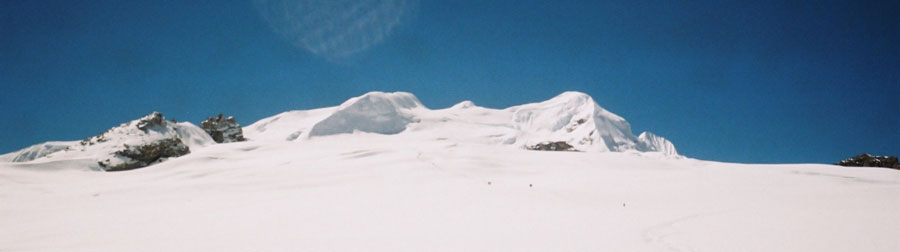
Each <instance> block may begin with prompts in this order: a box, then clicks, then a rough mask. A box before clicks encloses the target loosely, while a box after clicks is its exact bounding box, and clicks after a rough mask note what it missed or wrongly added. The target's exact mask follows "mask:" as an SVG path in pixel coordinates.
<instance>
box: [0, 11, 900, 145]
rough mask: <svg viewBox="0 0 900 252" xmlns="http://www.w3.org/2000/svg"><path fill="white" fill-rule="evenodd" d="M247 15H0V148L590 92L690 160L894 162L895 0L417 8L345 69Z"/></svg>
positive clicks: (898, 69)
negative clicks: (377, 94)
mask: <svg viewBox="0 0 900 252" xmlns="http://www.w3.org/2000/svg"><path fill="white" fill-rule="evenodd" d="M256 7H257V5H254V3H253V2H251V1H250V0H242V1H222V0H216V1H203V0H194V1H181V0H178V1H168V0H154V1H138V0H135V1H121V0H114V1H107V0H88V1H79V0H65V1H19V0H12V1H10V0H7V1H0V93H2V94H3V96H2V99H0V140H2V141H0V153H6V152H9V151H13V150H16V149H19V148H23V147H26V146H29V145H31V144H36V143H39V142H43V141H48V140H78V139H83V138H86V137H89V136H92V135H95V134H98V133H101V132H103V131H104V130H106V129H107V128H110V127H112V126H116V125H118V124H120V123H122V122H126V121H129V120H132V119H135V118H137V117H139V116H142V115H144V114H147V113H149V112H150V111H153V110H159V111H161V112H163V113H164V114H166V115H167V117H169V118H175V119H178V120H187V121H191V122H194V123H198V122H199V121H200V120H202V119H203V118H204V117H206V116H211V115H214V114H216V113H218V112H224V113H226V114H232V115H235V116H236V117H237V119H238V121H239V122H240V123H241V124H244V125H246V124H249V123H252V122H254V121H256V120H259V119H261V118H264V117H268V116H271V115H274V114H276V113H279V112H283V111H287V110H293V109H310V108H317V107H324V106H333V105H337V104H340V103H341V102H343V101H344V100H346V99H348V98H350V97H353V96H357V95H360V94H362V93H365V92H367V91H371V90H382V91H396V90H401V91H408V92H412V93H414V94H416V95H417V96H418V97H419V99H420V100H421V101H422V102H423V103H424V104H425V105H426V106H428V107H430V108H443V107H448V106H451V105H453V104H455V103H457V102H459V101H462V100H467V99H468V100H472V101H474V102H475V103H476V104H479V105H481V106H485V107H493V108H505V107H508V106H512V105H518V104H523V103H528V102H537V101H542V100H545V99H548V98H551V97H553V96H554V95H556V94H558V93H560V92H563V91H566V90H577V91H582V92H585V93H588V94H590V95H591V96H593V97H594V99H595V100H596V101H597V102H598V103H599V104H600V105H601V106H603V107H604V108H606V109H608V110H610V111H612V112H614V113H616V114H619V115H621V116H623V117H625V118H626V119H627V120H628V121H629V122H631V124H632V126H633V128H634V130H635V133H639V132H640V131H643V130H649V131H653V132H655V133H657V134H659V135H662V136H664V137H666V138H668V139H670V140H671V141H672V142H674V143H675V146H676V147H677V148H678V150H679V151H680V152H681V153H682V154H684V155H687V156H689V157H694V158H700V159H710V160H720V161H732V162H750V163H797V162H815V163H831V162H834V161H837V160H839V159H842V158H845V157H849V156H851V155H855V154H858V153H862V152H871V153H873V154H882V155H898V154H900V2H898V1H783V0H776V1H740V2H736V1H722V0H715V1H616V2H611V1H610V2H606V1H523V0H513V1H500V0H496V1H443V0H433V1H432V0H421V1H419V2H418V4H417V5H413V7H414V8H415V10H414V11H409V12H407V13H412V15H406V16H404V18H403V19H402V20H401V23H399V24H398V25H396V26H394V27H393V29H392V30H391V32H390V34H389V36H386V37H385V38H384V39H383V41H381V43H379V44H376V45H374V46H371V47H370V48H368V50H366V51H363V52H361V53H358V54H355V55H352V56H351V57H347V58H343V59H340V60H334V59H329V58H327V57H322V56H321V55H316V54H314V53H311V52H309V51H307V50H305V49H303V48H301V47H298V46H294V44H292V43H290V41H289V40H288V39H286V36H284V35H283V34H280V33H277V32H275V31H273V29H271V28H270V27H271V26H270V25H269V24H268V23H267V22H266V21H265V20H264V19H263V18H262V17H261V15H260V12H259V11H257V10H258V8H256Z"/></svg>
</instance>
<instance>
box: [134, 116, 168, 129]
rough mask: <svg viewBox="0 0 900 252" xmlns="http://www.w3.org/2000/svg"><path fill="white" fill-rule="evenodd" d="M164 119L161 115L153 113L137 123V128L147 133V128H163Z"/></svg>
mask: <svg viewBox="0 0 900 252" xmlns="http://www.w3.org/2000/svg"><path fill="white" fill-rule="evenodd" d="M165 125H166V118H165V117H163V114H162V113H160V112H157V111H153V113H150V114H149V115H147V116H144V117H143V118H141V119H140V121H138V123H137V128H138V129H140V130H143V131H145V132H146V131H147V128H150V127H155V126H165Z"/></svg>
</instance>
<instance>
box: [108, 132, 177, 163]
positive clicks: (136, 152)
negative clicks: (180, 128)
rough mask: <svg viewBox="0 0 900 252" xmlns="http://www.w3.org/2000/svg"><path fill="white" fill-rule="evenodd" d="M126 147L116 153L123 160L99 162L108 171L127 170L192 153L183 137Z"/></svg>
mask: <svg viewBox="0 0 900 252" xmlns="http://www.w3.org/2000/svg"><path fill="white" fill-rule="evenodd" d="M124 147H125V148H124V149H122V150H119V151H116V152H115V155H116V156H118V157H119V158H120V159H123V160H124V161H123V162H120V163H117V164H112V163H111V161H110V160H109V159H107V160H105V161H101V162H99V164H100V166H102V167H104V169H105V170H106V171H125V170H132V169H137V168H141V167H146V166H149V165H151V164H154V163H158V162H162V161H165V159H167V158H172V157H179V156H184V155H187V154H189V153H191V150H190V148H188V147H187V146H186V145H184V143H183V142H181V138H178V137H175V138H165V139H160V140H157V141H154V142H150V143H146V144H143V145H138V146H129V145H127V144H126V145H124Z"/></svg>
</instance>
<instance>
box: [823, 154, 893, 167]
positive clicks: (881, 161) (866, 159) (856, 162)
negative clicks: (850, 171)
mask: <svg viewBox="0 0 900 252" xmlns="http://www.w3.org/2000/svg"><path fill="white" fill-rule="evenodd" d="M835 164H836V165H840V166H859V167H885V168H893V169H900V162H898V161H897V157H893V156H873V155H869V154H868V153H866V154H861V155H859V156H855V157H852V158H848V159H844V160H841V161H840V162H837V163H835Z"/></svg>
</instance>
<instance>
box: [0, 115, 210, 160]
mask: <svg viewBox="0 0 900 252" xmlns="http://www.w3.org/2000/svg"><path fill="white" fill-rule="evenodd" d="M214 143H215V142H214V141H213V139H212V138H211V137H210V136H209V135H208V134H206V132H204V131H203V130H202V129H200V128H198V127H197V126H195V125H193V124H191V123H189V122H180V123H176V122H172V121H167V120H166V119H165V117H164V116H163V115H162V114H161V113H159V112H153V113H150V114H149V115H146V116H144V117H141V118H139V119H136V120H133V121H131V122H127V123H123V124H122V125H119V126H117V127H113V128H111V129H109V130H107V131H106V132H104V133H102V134H100V135H97V136H93V137H90V138H87V139H84V140H81V141H67V142H46V143H42V144H37V145H34V146H31V147H28V148H25V149H22V150H19V151H16V152H12V153H8V154H5V155H3V156H0V161H6V162H63V161H71V162H72V164H71V166H81V168H86V169H91V170H127V169H133V168H139V167H144V166H147V165H152V164H155V163H159V162H162V161H165V160H166V159H167V158H172V157H177V156H182V155H185V154H188V153H190V148H202V147H205V146H208V145H210V144H214ZM168 147H171V148H168ZM166 148H168V149H170V150H165V149H166ZM152 152H158V153H152ZM169 152H176V153H169ZM139 156H143V157H147V160H143V159H142V158H141V157H139Z"/></svg>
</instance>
